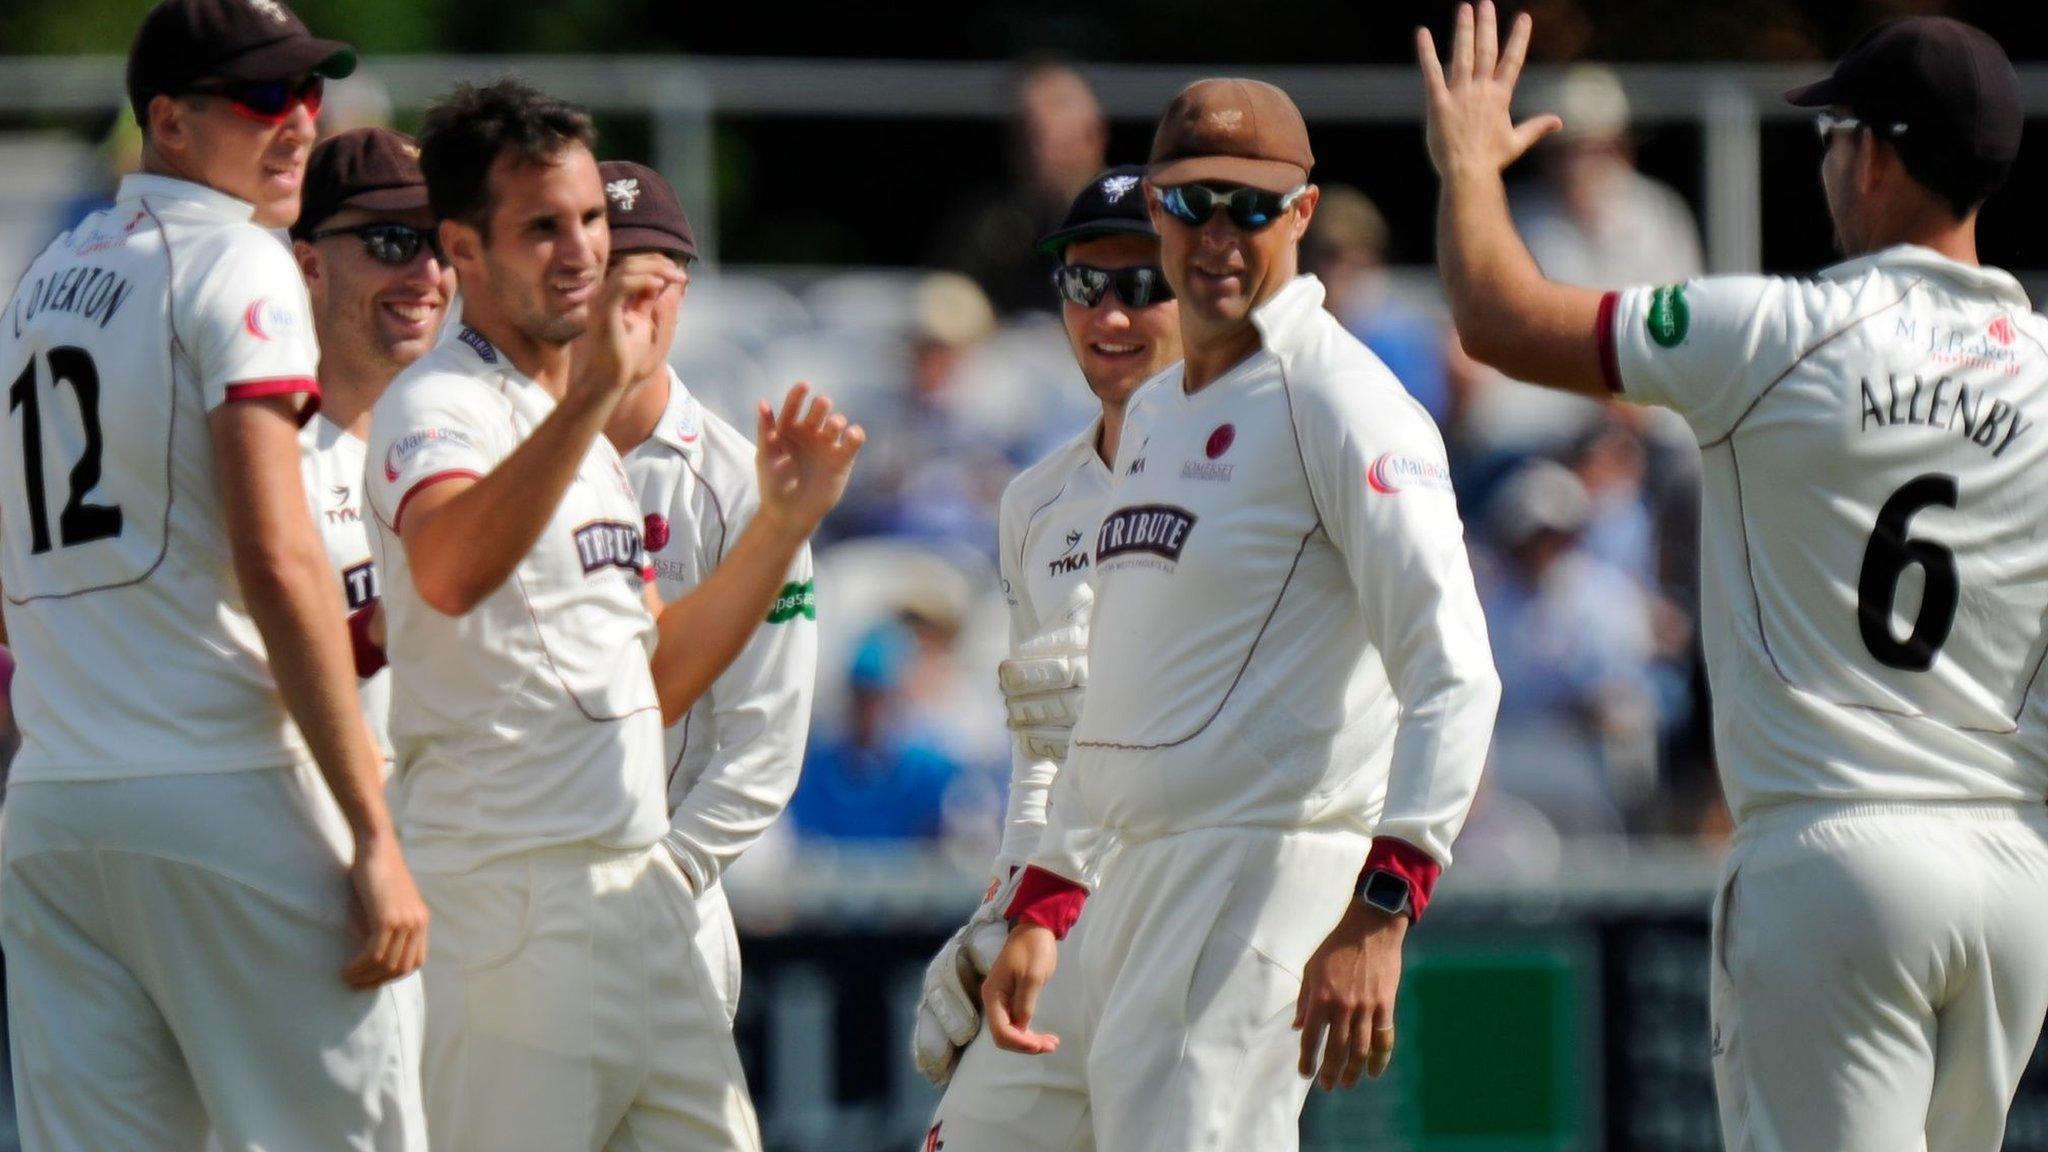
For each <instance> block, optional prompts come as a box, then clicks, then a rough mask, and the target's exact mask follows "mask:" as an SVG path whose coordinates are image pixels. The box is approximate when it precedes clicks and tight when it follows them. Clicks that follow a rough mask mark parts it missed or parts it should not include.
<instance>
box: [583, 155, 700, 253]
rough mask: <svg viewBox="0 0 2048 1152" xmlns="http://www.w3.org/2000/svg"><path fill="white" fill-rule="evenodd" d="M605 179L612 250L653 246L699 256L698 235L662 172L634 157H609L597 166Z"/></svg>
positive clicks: (655, 249)
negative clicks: (636, 160) (634, 160)
mask: <svg viewBox="0 0 2048 1152" xmlns="http://www.w3.org/2000/svg"><path fill="white" fill-rule="evenodd" d="M597 177H598V179H599V180H601V181H603V182H604V218H605V223H606V224H608V225H610V226H611V230H612V252H613V253H615V254H616V253H619V252H637V251H643V250H647V249H652V250H654V251H657V252H668V253H671V254H674V255H676V256H680V257H681V258H682V260H683V262H684V263H688V262H690V261H692V260H695V259H696V258H697V234H696V233H695V232H692V231H691V230H690V218H689V217H688V216H686V215H684V214H683V204H682V201H680V200H678V199H676V190H675V189H674V188H671V187H669V183H668V181H667V180H664V179H662V176H661V173H659V172H656V171H655V170H654V169H652V168H649V167H648V166H647V165H645V164H635V163H633V162H632V161H631V160H606V161H605V162H604V163H602V164H599V165H598V166H597Z"/></svg>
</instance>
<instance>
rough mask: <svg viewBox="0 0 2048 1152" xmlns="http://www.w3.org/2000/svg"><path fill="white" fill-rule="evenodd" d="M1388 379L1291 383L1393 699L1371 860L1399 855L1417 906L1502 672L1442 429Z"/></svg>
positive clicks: (1454, 820) (1470, 791)
mask: <svg viewBox="0 0 2048 1152" xmlns="http://www.w3.org/2000/svg"><path fill="white" fill-rule="evenodd" d="M1396 389H1397V386H1396V385H1395V384H1394V383H1393V382H1392V381H1391V380H1388V381H1383V382H1382V381H1375V380H1372V379H1369V378H1350V379H1345V378H1338V379H1334V380H1329V381H1324V382H1321V383H1320V385H1319V386H1317V387H1309V388H1297V389H1296V392H1295V396H1294V418H1295V427H1296V432H1297V434H1298V435H1299V437H1300V442H1301V450H1302V458H1303V462H1304V464H1305V466H1306V468H1307V473H1308V482H1309V488H1310V490H1311V492H1312V493H1313V494H1314V496H1315V501H1316V508H1317V510H1318V512H1319V514H1320V515H1321V516H1322V519H1323V527H1324V530H1325V531H1327V532H1328V533H1329V537H1330V540H1331V543H1332V544H1334V545H1335V546H1336V549H1337V551H1338V552H1339V553H1340V554H1341V555H1342V556H1343V558H1344V563H1345V566H1346V568H1347V570H1348V571H1349V572H1350V575H1351V583H1352V586H1353V588H1354V589H1355V590H1356V592H1357V595H1358V601H1359V605H1360V608H1361V610H1362V613H1363V616H1364V619H1365V623H1366V628H1367V631H1368V633H1369V634H1370V636H1371V637H1372V640H1373V642H1374V644H1375V646H1376V647H1377V648H1378V649H1379V654H1380V659H1381V661H1382V662H1383V664H1384V666H1385V668H1386V674H1387V679H1388V681H1389V683H1390V684H1391V685H1392V686H1393V690H1394V695H1395V697H1396V698H1397V699H1398V700H1399V701H1400V705H1401V709H1400V718H1399V720H1398V722H1397V727H1396V729H1395V732H1394V742H1393V757H1392V763H1391V766H1390V768H1389V770H1388V780H1387V795H1386V805H1385V808H1384V811H1383V813H1382V815H1381V817H1380V822H1379V825H1378V827H1377V829H1376V835H1375V838H1374V854H1373V859H1374V860H1375V861H1385V860H1386V859H1387V858H1388V857H1389V856H1390V855H1391V856H1393V857H1396V858H1398V859H1400V860H1402V861H1404V862H1405V867H1404V868H1402V869H1396V870H1399V871H1403V872H1404V874H1408V875H1409V876H1410V880H1411V888H1414V896H1415V900H1416V903H1417V910H1418V911H1419V910H1420V905H1421V903H1423V902H1425V901H1426V900H1427V899H1428V896H1429V891H1428V888H1429V885H1430V884H1432V883H1433V882H1434V879H1435V873H1436V872H1437V871H1439V870H1441V869H1442V868H1443V867H1444V866H1447V865H1449V864H1450V862H1451V842H1452V841H1453V840H1455V839H1456V838H1457V835H1458V830H1459V829H1460V828H1461V827H1462V826H1463V825H1464V822H1465V814H1466V811H1467V810H1468V809H1469V808H1470V807H1471V805H1472V797H1473V795H1474V793H1475V792H1476V791H1477V790H1478V786H1479V777H1480V773H1481V771H1482V770H1483V769H1484V767H1485V764H1486V755H1487V750H1488V747H1489V746H1490V744H1491V742H1492V735H1493V722H1494V714H1495V711H1496V709H1497V708H1498V707H1499V704H1500V679H1499V676H1498V675H1497V674H1496V673H1495V671H1494V667H1493V653H1492V649H1491V647H1490V646H1489V644H1488V642H1487V636H1486V620H1485V617H1484V616H1483V615H1482V613H1481V611H1480V607H1479V595H1478V592H1477V590H1476V589H1475V588H1474V586H1473V581H1472V566H1471V562H1470V560H1469V559H1468V557H1467V556H1466V553H1465V537H1464V526H1463V524H1462V523H1461V522H1460V521H1459V518H1458V506H1457V500H1456V498H1455V496H1454V494H1453V493H1452V491H1451V482H1450V468H1449V464H1448V461H1447V460H1446V458H1445V453H1444V446H1443V440H1442V438H1441V437H1440V436H1439V435H1438V434H1437V430H1436V426H1435V425H1434V424H1432V423H1431V422H1430V419H1429V417H1428V415H1427V414H1426V413H1424V412H1423V410H1422V408H1421V407H1420V406H1419V405H1417V404H1415V403H1414V402H1413V401H1411V400H1409V399H1408V398H1407V397H1406V396H1403V395H1399V394H1398V392H1397V391H1396Z"/></svg>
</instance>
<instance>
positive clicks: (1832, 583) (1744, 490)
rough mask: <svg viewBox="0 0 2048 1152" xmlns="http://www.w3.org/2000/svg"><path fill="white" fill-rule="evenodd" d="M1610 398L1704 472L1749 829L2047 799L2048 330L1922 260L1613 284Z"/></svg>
mask: <svg viewBox="0 0 2048 1152" xmlns="http://www.w3.org/2000/svg"><path fill="white" fill-rule="evenodd" d="M1600 320H1601V323H1600V329H1599V335H1600V338H1601V349H1602V363H1603V366H1604V367H1605V369H1606V371H1607V374H1608V381H1609V384H1610V386H1612V387H1615V388H1617V390H1619V391H1620V392H1621V393H1622V394H1623V395H1625V396H1626V397H1628V398H1629V399H1631V400H1636V401H1639V402H1641V403H1645V404H1661V405H1664V406H1666V407H1670V408H1672V409H1675V410H1676V411H1677V412H1678V413H1679V414H1680V415H1682V416H1684V417H1685V419H1686V421H1687V422H1688V423H1689V424H1690V425H1691V426H1692V429H1693V432H1694V434H1695V435H1696V436H1697V437H1698V438H1699V442H1700V445H1701V448H1702V455H1703V459H1704V462H1705V485H1706V492H1705V497H1704V500H1705V508H1704V516H1703V528H1702V535H1703V540H1702V547H1701V550H1700V556H1701V566H1702V568H1703V573H1702V575H1703V587H1702V590H1701V616H1702V619H1703V620H1704V621H1705V625H1706V626H1705V629H1704V631H1705V644H1706V655H1707V671H1708V678H1709V681H1710V683H1711V685H1712V687H1713V692H1714V737H1715V754H1716V757H1717V759H1718V760H1719V762H1720V765H1721V777H1722V781H1723V783H1724V786H1725V788H1726V791H1727V794H1728V800H1729V804H1730V806H1731V807H1732V808H1733V810H1734V812H1735V814H1736V817H1737V819H1738V820H1739V819H1741V818H1742V817H1744V816H1745V815H1747V814H1749V813H1752V812H1754V811H1756V810H1758V809H1760V808H1763V807H1765V806H1768V805H1771V804H1774V803H1779V802H1783V801H1788V800H1798V799H1820V798H1825V799H1834V800H1850V799H1854V800H1981V799H2003V800H2024V801H2028V802H2034V803H2038V802H2040V801H2041V800H2042V799H2043V797H2044V795H2048V724H2044V722H2043V721H2044V717H2043V716H2042V714H2041V702H2040V696H2041V693H2040V691H2039V689H2038V686H2037V682H2038V679H2039V675H2040V669H2041V663H2042V657H2043V652H2044V649H2048V637H2044V633H2043V628H2042V623H2043V619H2044V614H2048V527H2044V525H2048V520H2044V513H2043V511H2042V504H2041V498H2042V493H2043V491H2044V490H2048V429H2044V427H2043V422H2044V421H2048V393H2044V388H2048V345H2044V339H2048V321H2044V320H2043V319H2042V318H2041V317H2040V316H2038V315H2036V314H2035V313H2034V312H2033V311H2031V310H2030V308H2029V305H2028V302H2027V297H2026V294H2025V293H2024V292H2023V291H2022V290H2021V289H2020V286H2019V284H2018V282H2017V281H2015V280H2014V279H2013V278H2012V277H2011V276H2009V275H2007V274H2006V273H2004V272H2001V271H1998V270H1997V269H1993V268H1980V267H1972V266H1968V265H1963V264H1958V263H1956V262H1954V261H1951V260H1948V259H1945V258H1944V257H1942V256H1940V255H1938V254H1936V253H1934V252H1932V251H1929V250H1927V249H1924V248H1917V247H1897V248H1890V249H1887V250H1885V251H1883V252H1879V253H1876V254H1874V255H1870V256H1865V257H1863V258H1861V259H1857V260H1851V261H1848V262H1846V263H1843V264H1838V265H1836V266H1834V267H1832V268H1829V269H1826V270H1825V271H1823V272H1821V273H1820V275H1819V278H1818V279H1814V280H1792V279H1778V278H1770V277H1758V276H1727V277H1715V278H1711V279H1705V280H1694V281H1690V282H1688V283H1686V284H1683V285H1672V286H1666V287H1661V288H1636V289H1630V290H1628V291H1625V292H1619V293H1610V294H1609V295H1608V296H1607V297H1605V298H1604V299H1603V301H1602V305H1601V313H1600Z"/></svg>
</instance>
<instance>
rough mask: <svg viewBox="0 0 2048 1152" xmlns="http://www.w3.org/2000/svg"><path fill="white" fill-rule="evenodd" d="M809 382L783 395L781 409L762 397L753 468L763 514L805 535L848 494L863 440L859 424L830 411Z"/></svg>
mask: <svg viewBox="0 0 2048 1152" xmlns="http://www.w3.org/2000/svg"><path fill="white" fill-rule="evenodd" d="M810 392H811V387H810V385H808V384H797V385H795V386H794V387H792V388H791V389H790V390H789V395H788V396H786V397H784V398H783V401H782V410H781V412H779V413H778V412H776V411H774V410H773V409H771V408H770V407H769V406H768V402H767V401H765V400H764V401H762V402H761V406H760V431H759V442H758V444H757V447H756V451H755V458H754V465H755V471H756V472H757V474H758V475H759V478H760V482H761V513H762V515H764V516H769V517H773V518H774V519H775V520H776V521H778V522H779V523H781V524H782V525H783V526H784V527H786V528H788V529H790V530H791V531H794V532H797V533H799V534H801V535H804V536H809V535H810V534H811V532H813V531H814V530H816V528H817V527H818V524H819V522H821V521H822V520H824V519H825V514H826V513H828V512H830V511H831V510H832V509H833V508H834V507H835V506H837V505H838V503H839V498H840V497H841V496H842V495H844V494H845V492H846V481H847V478H848V477H849V476H851V475H852V474H853V460H854V457H855V456H857V455H859V454H860V447H861V445H862V444H864V443H866V442H867V433H866V432H865V431H863V430H862V429H861V427H860V425H858V424H849V423H848V422H847V420H846V417H845V416H842V415H839V414H837V413H834V412H833V411H832V401H831V400H830V399H828V398H826V397H824V396H819V397H818V398H816V399H815V400H812V401H811V403H810V406H809V409H808V410H806V408H805V405H804V401H805V399H807V398H808V397H809V396H810Z"/></svg>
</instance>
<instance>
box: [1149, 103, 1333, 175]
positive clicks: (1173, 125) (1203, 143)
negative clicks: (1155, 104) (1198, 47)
mask: <svg viewBox="0 0 2048 1152" xmlns="http://www.w3.org/2000/svg"><path fill="white" fill-rule="evenodd" d="M1315 165H1316V158H1315V155H1314V153H1312V152H1310V151H1309V147H1308V125H1307V124H1305V123H1303V122H1302V119H1301V110H1300V109H1299V108H1296V107H1295V106H1294V101H1293V100H1291V99H1289V98H1288V95H1287V93H1285V92H1282V91H1281V90H1280V89H1278V88H1275V87H1274V86H1272V85H1271V84H1267V83H1265V82H1264V81H1261V80H1237V79H1221V80H1198V81H1196V82H1195V83H1193V84H1190V85H1188V86H1187V87H1186V88H1183V89H1181V92H1180V95H1178V96H1175V97H1174V98H1173V103H1172V104H1170V105H1168V106H1167V109H1166V115H1165V116H1162V117H1160V120H1159V130H1158V132H1156V133H1155V134H1154V135H1153V137H1152V158H1151V165H1150V171H1149V172H1148V173H1147V175H1148V176H1149V177H1150V179H1151V181H1152V183H1153V184H1154V185H1155V186H1158V187H1171V186H1173V185H1175V184H1193V183H1196V182H1199V181H1209V180H1213V181H1217V182H1219V183H1227V184H1243V185H1246V186H1248V187H1252V188H1258V189H1261V190H1263V191H1267V192H1292V191H1294V190H1295V189H1296V188H1298V187H1300V186H1301V185H1303V184H1306V183H1308V174H1309V171H1310V170H1311V169H1313V168H1314V167H1315Z"/></svg>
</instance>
